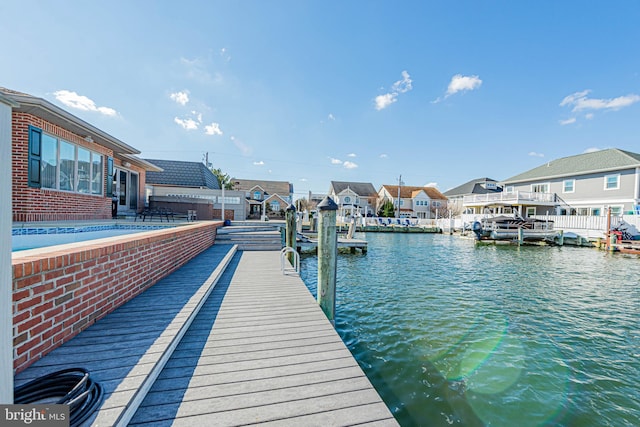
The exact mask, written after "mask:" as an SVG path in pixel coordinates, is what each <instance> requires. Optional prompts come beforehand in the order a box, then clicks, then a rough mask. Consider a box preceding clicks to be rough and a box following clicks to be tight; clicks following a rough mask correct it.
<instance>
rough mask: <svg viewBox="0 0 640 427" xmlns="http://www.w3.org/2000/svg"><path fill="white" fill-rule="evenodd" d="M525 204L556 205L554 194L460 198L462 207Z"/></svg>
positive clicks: (528, 193) (484, 195)
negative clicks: (490, 204) (491, 204)
mask: <svg viewBox="0 0 640 427" xmlns="http://www.w3.org/2000/svg"><path fill="white" fill-rule="evenodd" d="M525 202H536V203H545V204H546V203H550V204H553V203H556V195H555V193H533V192H529V191H514V192H510V193H508V192H504V191H503V192H500V193H490V194H472V195H469V196H464V197H463V198H462V205H463V206H477V205H478V204H487V203H511V204H519V203H525Z"/></svg>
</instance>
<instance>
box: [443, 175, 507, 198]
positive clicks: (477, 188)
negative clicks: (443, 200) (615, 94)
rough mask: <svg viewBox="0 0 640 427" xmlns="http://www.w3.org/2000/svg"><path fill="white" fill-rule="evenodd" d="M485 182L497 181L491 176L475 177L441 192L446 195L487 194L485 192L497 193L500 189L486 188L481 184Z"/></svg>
mask: <svg viewBox="0 0 640 427" xmlns="http://www.w3.org/2000/svg"><path fill="white" fill-rule="evenodd" d="M486 182H493V183H496V184H497V183H498V181H496V180H495V179H491V178H486V177H485V178H477V179H472V180H471V181H468V182H465V183H464V184H462V185H459V186H457V187H455V188H452V189H451V190H447V191H445V192H444V193H443V194H444V195H445V196H447V197H455V196H464V195H467V194H487V193H499V192H500V191H502V190H501V189H497V188H496V189H487V188H485V187H483V186H482V184H484V183H486Z"/></svg>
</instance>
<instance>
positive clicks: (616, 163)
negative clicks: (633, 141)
mask: <svg viewBox="0 0 640 427" xmlns="http://www.w3.org/2000/svg"><path fill="white" fill-rule="evenodd" d="M501 184H502V186H503V188H504V191H503V192H502V193H499V194H493V195H484V196H483V195H479V196H478V195H476V196H465V197H464V206H465V207H476V208H478V207H487V208H490V209H492V208H495V207H497V206H501V207H505V208H513V209H517V210H518V211H519V212H520V213H521V215H524V216H533V215H546V214H549V215H583V216H585V215H589V216H604V215H605V213H606V209H607V208H610V209H611V213H612V214H614V215H622V214H630V213H633V212H637V211H638V205H640V154H638V153H633V152H629V151H624V150H620V149H617V148H611V149H607V150H600V151H595V152H590V153H584V154H579V155H575V156H569V157H563V158H560V159H556V160H552V161H550V162H547V163H545V164H543V165H541V166H538V167H537V168H534V169H531V170H529V171H526V172H523V173H521V174H518V175H515V176H513V177H511V178H508V179H505V180H503V181H501ZM500 209H503V208H500ZM477 212H479V211H477Z"/></svg>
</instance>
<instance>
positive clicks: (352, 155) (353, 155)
mask: <svg viewBox="0 0 640 427" xmlns="http://www.w3.org/2000/svg"><path fill="white" fill-rule="evenodd" d="M347 157H357V156H356V153H349V154H347Z"/></svg>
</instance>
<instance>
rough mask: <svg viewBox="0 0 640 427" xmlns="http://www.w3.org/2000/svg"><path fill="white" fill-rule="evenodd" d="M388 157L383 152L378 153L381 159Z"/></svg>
mask: <svg viewBox="0 0 640 427" xmlns="http://www.w3.org/2000/svg"><path fill="white" fill-rule="evenodd" d="M388 157H389V156H388V155H387V154H385V153H382V154H380V158H381V159H386V158H388Z"/></svg>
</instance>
